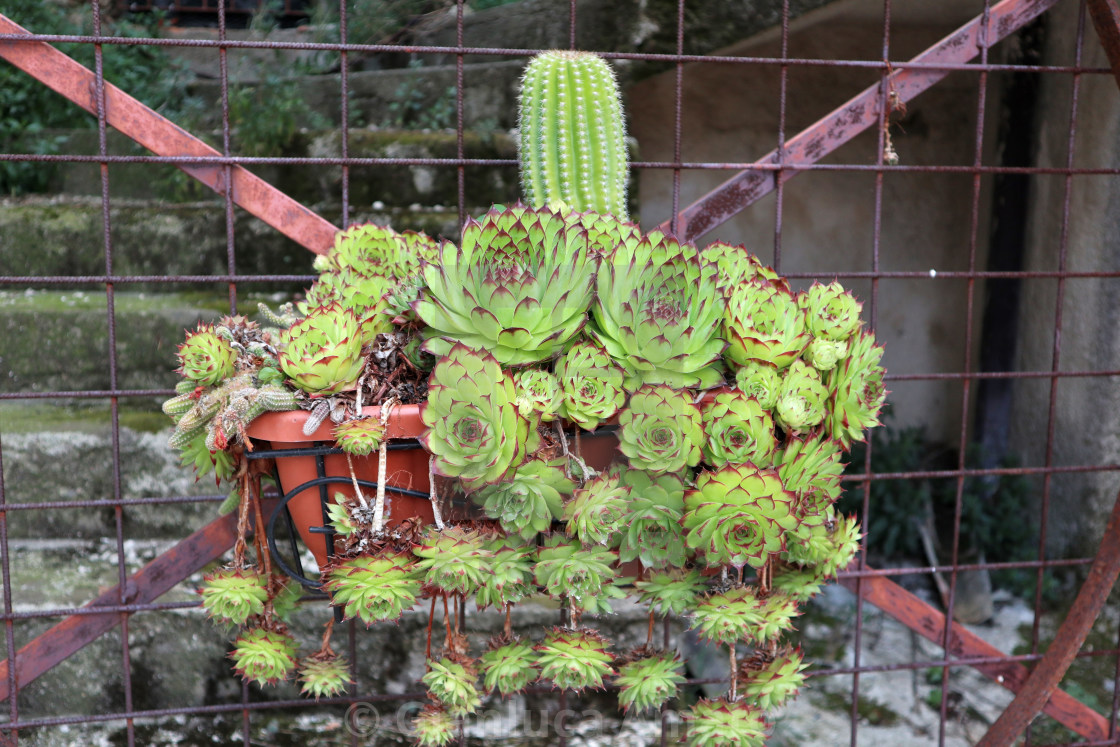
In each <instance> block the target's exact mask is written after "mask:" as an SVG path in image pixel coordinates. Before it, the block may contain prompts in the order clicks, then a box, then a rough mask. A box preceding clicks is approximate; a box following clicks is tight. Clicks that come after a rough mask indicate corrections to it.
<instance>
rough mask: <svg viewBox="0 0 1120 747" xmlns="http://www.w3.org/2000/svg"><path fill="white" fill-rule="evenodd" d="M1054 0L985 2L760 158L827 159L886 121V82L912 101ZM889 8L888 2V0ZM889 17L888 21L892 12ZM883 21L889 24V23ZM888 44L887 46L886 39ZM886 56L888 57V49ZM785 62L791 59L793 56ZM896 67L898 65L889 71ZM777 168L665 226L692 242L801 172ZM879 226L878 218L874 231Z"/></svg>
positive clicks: (751, 173)
mask: <svg viewBox="0 0 1120 747" xmlns="http://www.w3.org/2000/svg"><path fill="white" fill-rule="evenodd" d="M1056 2H1058V0H1027V1H1024V0H1003V2H1001V3H999V4H997V5H995V6H993V7H992V8H991V13H990V15H989V13H988V11H987V8H986V7H985V13H984V15H983V16H982V17H981V18H977V19H975V20H973V21H972V22H970V23H968V24H966V25H965V26H964V27H962V28H961V29H959V30H957V31H955V32H953V33H952V34H950V35H949V36H947V37H945V38H944V39H942V40H941V41H940V42H938V43H937V44H935V45H934V46H932V47H930V48H929V49H927V50H926V51H925V52H923V53H922V54H920V55H918V56H917V57H916V58H914V60H913V61H912V62H914V63H919V64H921V67H917V66H915V65H909V66H902V65H898V66H894V65H888V64H887V63H883V66H882V67H881V68H880V69H881V70H883V71H885V72H888V75H886V76H885V78H884V80H883V81H881V82H880V83H877V84H875V85H873V86H871V87H869V88H867V89H865V90H864V91H863V92H861V93H860V94H858V95H857V96H855V97H853V98H852V99H851V100H849V101H848V102H847V103H846V104H844V105H842V106H840V107H838V108H837V109H835V110H834V111H832V112H831V113H830V114H828V115H826V116H825V117H823V118H822V119H821V120H819V121H818V122H816V123H815V124H813V125H810V126H809V127H807V128H806V129H805V130H803V131H802V132H800V133H799V134H798V135H797V136H795V137H793V138H791V139H790V140H789V142H787V143H786V144H785V148H784V150H783V151H782V153H779V152H778V151H772V152H770V153H768V154H767V155H765V156H763V157H762V158H760V159H759V160H758V163H759V164H760V165H761V164H778V162H779V156H781V161H782V165H783V166H785V167H790V166H796V165H797V164H801V163H813V162H815V161H818V160H820V159H821V158H824V157H825V156H827V155H828V154H829V153H832V152H833V151H834V150H836V149H837V148H839V147H840V146H841V145H844V144H845V143H847V142H849V141H850V140H851V139H852V138H854V137H855V136H856V135H858V134H859V133H861V132H863V131H864V130H866V129H868V128H869V127H872V126H874V125H879V126H880V127H881V126H882V122H883V121H884V118H885V116H886V109H885V107H884V106H883V105H881V102H885V101H886V100H887V97H886V91H887V88H888V87H889V89H890V90H891V91H892V92H894V93H895V94H897V97H898V100H899V101H901V102H902V103H906V102H908V101H910V100H911V99H913V98H914V97H916V96H917V95H918V94H920V93H922V92H924V91H925V90H927V89H928V88H929V87H930V86H933V85H934V84H936V83H938V82H939V81H941V80H942V79H944V78H945V76H946V75H948V74H949V70H948V68H946V67H945V66H943V65H942V63H948V64H954V63H955V64H961V63H964V62H966V61H968V60H971V59H972V58H973V57H976V56H977V55H979V54H981V52H982V51H984V50H986V49H987V46H988V45H989V44H994V43H995V42H997V41H999V40H1001V39H1003V38H1005V37H1006V36H1007V35H1008V34H1011V33H1013V32H1014V31H1016V30H1017V29H1019V28H1022V27H1023V26H1024V25H1025V24H1027V23H1029V22H1030V21H1032V20H1033V19H1035V18H1037V17H1038V16H1039V15H1041V14H1042V13H1045V12H1046V11H1047V10H1049V9H1050V8H1051V7H1052V6H1053V5H1054V4H1055V3H1056ZM985 5H986V4H985ZM886 7H887V8H889V7H890V4H889V2H888V3H887V5H886ZM887 19H888V21H889V15H888V16H887ZM885 26H889V23H888V24H885ZM884 47H887V45H886V44H884ZM883 59H884V60H885V59H887V54H886V53H884V57H883ZM785 62H786V64H789V61H785ZM985 63H986V60H982V61H981V64H980V66H979V68H978V69H979V70H980V71H981V75H983V74H984V73H985V72H986V71H985V70H984V64H985ZM927 66H929V67H927ZM892 67H897V68H898V69H897V70H896V71H895V72H889V71H890V69H891V68H892ZM678 86H679V83H678ZM881 150H882V149H881V148H880V151H881ZM777 173H779V174H780V176H775V172H771V171H770V170H765V169H764V170H758V169H754V168H751V169H747V170H744V171H742V172H741V173H739V174H737V175H736V176H734V177H732V178H731V179H729V180H727V181H726V182H724V183H723V184H721V185H720V186H719V187H717V188H715V189H714V190H712V191H711V192H710V193H709V194H708V195H706V196H704V197H702V198H701V199H699V200H697V201H696V202H694V203H692V204H691V205H689V206H688V207H686V208H685V209H684V210H682V211H680V212H679V213H677V212H676V210H675V209H674V217H673V218H672V219H670V220H669V221H666V222H665V223H663V224H662V228H663V229H666V230H668V229H669V228H670V227H673V228H674V229H675V230H674V233H676V234H677V235H678V236H680V237H682V238H684V239H687V240H689V241H692V240H695V239H697V238H699V237H700V236H703V235H704V234H706V233H708V232H709V231H711V230H712V229H714V228H716V227H717V226H720V225H722V224H723V223H725V222H727V221H728V220H730V219H731V218H732V217H733V216H734V215H736V214H737V213H739V212H740V211H742V210H743V209H744V208H746V207H747V206H748V205H750V204H752V203H754V202H756V201H757V200H758V199H759V198H761V197H762V196H763V195H766V194H769V193H770V192H772V191H774V189H775V187H776V186H777V182H778V179H779V178H780V179H790V178H793V177H794V176H795V175H796V174H797V171H796V170H789V171H785V170H783V171H781V172H777ZM879 173H880V174H881V173H882V172H881V171H880V172H879ZM879 178H881V177H879ZM677 191H679V186H678V187H677V188H675V189H674V192H677ZM878 227H879V223H878V221H877V222H876V230H878Z"/></svg>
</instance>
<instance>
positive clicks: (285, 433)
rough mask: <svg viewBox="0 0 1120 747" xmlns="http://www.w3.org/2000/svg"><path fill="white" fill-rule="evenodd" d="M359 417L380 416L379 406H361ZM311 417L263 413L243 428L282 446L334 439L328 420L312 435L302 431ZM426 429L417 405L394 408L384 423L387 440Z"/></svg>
mask: <svg viewBox="0 0 1120 747" xmlns="http://www.w3.org/2000/svg"><path fill="white" fill-rule="evenodd" d="M362 415H363V416H366V417H372V418H379V417H381V408H380V407H376V406H374V407H363V408H362ZM310 416H311V413H310V412H308V411H307V410H287V411H285V412H266V413H265V414H263V415H261V416H260V417H258V418H256V419H254V420H253V422H252V423H250V424H249V426H248V427H247V428H246V429H245V432H246V433H248V435H249V436H250V437H251V438H258V439H261V440H262V441H278V442H284V443H303V442H319V441H331V442H333V441H334V440H335V438H334V427H335V424H334V423H333V422H331V420H330V418H327V419H326V420H324V421H323V422H322V423H321V424H320V425H319V427H318V428H316V429H315V432H314V433H312V434H311V435H306V434H304V432H303V426H304V423H306V422H307V419H308V418H309V417H310ZM426 429H427V426H425V425H424V421H423V420H421V419H420V405H419V404H413V405H397V406H396V407H394V408H393V410H392V412H390V413H389V422H388V423H387V424H386V431H385V435H386V437H387V438H419V436H420V434H422V433H423V432H424V431H425V430H426Z"/></svg>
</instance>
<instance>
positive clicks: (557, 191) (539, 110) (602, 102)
mask: <svg viewBox="0 0 1120 747" xmlns="http://www.w3.org/2000/svg"><path fill="white" fill-rule="evenodd" d="M519 126H520V129H521V146H520V152H519V160H520V162H521V185H522V189H523V190H524V192H525V198H526V199H527V200H528V201H529V203H530V204H531V205H532V206H533V207H542V206H545V205H547V204H549V203H553V202H556V201H562V202H564V203H566V204H567V205H568V206H569V207H571V208H572V209H574V210H580V211H583V210H592V211H594V212H597V213H609V214H611V215H614V216H615V217H617V218H620V219H622V220H626V219H627V215H626V178H627V161H626V136H625V131H624V126H623V120H622V102H621V100H620V98H619V94H618V84H617V83H615V79H614V73H612V72H611V68H610V66H609V65H607V63H606V62H605V61H604V60H602V59H600V58H599V57H597V56H595V55H594V54H591V53H590V52H565V51H554V52H544V53H542V54H540V55H538V56H537V57H535V58H534V59H533V60H532V61H531V62H530V63H529V65H528V67H527V68H526V69H525V76H524V78H522V81H521V100H520V104H519Z"/></svg>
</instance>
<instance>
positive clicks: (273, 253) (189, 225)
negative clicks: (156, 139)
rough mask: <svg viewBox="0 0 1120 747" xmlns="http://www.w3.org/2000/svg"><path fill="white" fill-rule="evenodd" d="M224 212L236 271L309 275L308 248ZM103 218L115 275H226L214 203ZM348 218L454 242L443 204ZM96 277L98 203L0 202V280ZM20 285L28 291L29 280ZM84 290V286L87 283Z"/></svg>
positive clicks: (120, 204)
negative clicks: (229, 225) (230, 229)
mask: <svg viewBox="0 0 1120 747" xmlns="http://www.w3.org/2000/svg"><path fill="white" fill-rule="evenodd" d="M320 213H321V214H322V215H323V216H324V217H326V218H327V219H328V220H331V221H333V222H335V224H336V225H337V224H338V222H339V220H340V217H341V216H340V215H339V214H338V212H337V209H334V210H327V209H324V210H321V211H320ZM472 214H474V213H473V212H472ZM234 215H235V218H234V248H235V252H236V264H235V269H236V271H237V272H238V274H243V275H254V274H265V275H314V270H312V269H311V262H312V259H313V258H314V255H312V254H311V252H309V251H308V250H307V249H305V248H303V247H302V246H300V245H298V244H296V243H295V242H294V241H291V240H290V239H288V238H286V237H284V236H283V235H281V234H280V232H279V231H277V230H276V229H274V228H272V227H271V226H268V225H266V224H264V223H263V222H261V221H259V220H257V219H256V218H253V217H252V216H249V215H248V214H246V213H245V212H244V211H242V210H240V209H238V210H236V211H235V213H234ZM109 220H110V226H111V229H112V234H111V235H112V241H113V272H114V274H116V275H215V274H226V273H228V271H229V265H228V259H227V251H226V227H225V226H226V223H225V207H224V205H222V204H219V203H215V202H196V203H182V204H169V203H165V202H159V201H153V200H117V199H114V200H112V207H111V210H110V214H109ZM350 221H351V222H352V223H353V222H367V221H371V222H375V223H379V224H381V225H389V226H392V227H393V228H396V229H397V230H402V231H403V230H418V231H425V232H427V233H428V234H430V235H432V236H440V235H445V236H455V235H456V227H457V225H458V212H457V210H455V209H453V208H425V207H420V206H413V207H411V208H392V207H387V206H385V205H382V204H377V205H373V204H372V203H371V204H370V205H368V206H367V207H365V208H363V209H357V208H355V209H354V210H352V211H351V214H350ZM104 274H105V241H104V230H103V228H102V213H101V200H100V199H96V198H92V197H56V198H21V199H18V200H16V199H9V200H0V275H17V276H30V277H31V278H33V277H34V276H42V275H76V276H84V275H94V276H96V275H104ZM28 285H29V286H32V287H33V286H34V282H33V280H32V281H29V282H28ZM56 287H57V286H56ZM63 287H65V286H63ZM85 287H86V288H87V289H88V287H89V286H88V284H87V285H86V286H85ZM180 287H181V286H168V285H167V284H160V283H150V284H146V285H145V284H141V285H136V284H130V285H129V286H128V287H127V288H122V290H135V289H137V288H142V289H145V290H160V291H166V290H168V289H169V288H170V289H172V290H178V289H179V288H180ZM302 287H303V284H299V283H296V284H292V283H288V284H277V283H271V284H261V283H254V284H253V285H251V286H246V287H244V288H243V290H245V291H269V290H288V291H294V290H298V289H300V288H302ZM209 288H210V290H211V291H212V292H213V294H214V296H215V297H217V296H222V295H224V294H225V292H226V291H225V286H224V285H221V284H217V283H215V284H211V285H210V286H209Z"/></svg>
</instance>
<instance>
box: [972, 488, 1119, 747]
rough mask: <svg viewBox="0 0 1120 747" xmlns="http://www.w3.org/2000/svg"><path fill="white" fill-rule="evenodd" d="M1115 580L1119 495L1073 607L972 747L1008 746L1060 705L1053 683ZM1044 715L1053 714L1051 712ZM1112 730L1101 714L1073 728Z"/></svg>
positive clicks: (1097, 732)
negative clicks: (1089, 724) (1037, 718)
mask: <svg viewBox="0 0 1120 747" xmlns="http://www.w3.org/2000/svg"><path fill="white" fill-rule="evenodd" d="M1117 576H1120V495H1117V496H1116V503H1115V504H1114V505H1113V508H1112V515H1111V517H1109V520H1108V526H1107V527H1106V528H1105V530H1104V537H1102V538H1101V545H1100V551H1099V552H1098V553H1097V557H1096V559H1095V560H1094V561H1093V567H1092V568H1091V569H1090V570H1089V577H1088V578H1086V579H1085V583H1084V584H1083V585H1082V587H1081V591H1080V593H1078V595H1077V599H1076V600H1075V601H1074V603H1073V607H1071V608H1070V611H1069V614H1068V615H1066V619H1065V620H1064V621H1063V622H1062V625H1061V627H1060V628H1059V629H1058V633H1057V635H1055V636H1054V641H1053V642H1052V643H1051V644H1050V647H1049V648H1048V649H1047V650H1046V655H1045V656H1043V657H1042V660H1041V661H1040V662H1039V663H1038V665H1037V666H1035V668H1034V669H1033V670H1031V673H1030V677H1029V678H1028V679H1027V681H1026V682H1024V683H1022V686H1021V688H1020V689H1019V691H1018V695H1016V696H1015V700H1013V701H1011V705H1009V706H1008V707H1007V709H1006V710H1005V711H1004V712H1003V714H1002V715H1000V717H999V718H998V719H997V720H996V722H995V723H994V724H992V727H991V728H990V729H989V730H988V733H987V734H985V735H984V738H983V739H981V740H980V741H979V742H978V743H977V747H1003V746H1004V745H1009V744H1011V743H1012V742H1013V741H1014V740H1015V739H1016V738H1017V737H1018V736H1019V735H1020V734H1021V733H1022V732H1023V731H1024V730H1025V729H1026V728H1027V725H1028V724H1029V723H1030V722H1031V720H1032V719H1034V717H1035V716H1036V715H1037V714H1038V712H1039V711H1041V710H1043V709H1049V708H1053V707H1054V706H1055V704H1057V703H1059V702H1061V700H1062V698H1061V697H1060V696H1059V695H1058V694H1057V687H1058V683H1059V682H1061V680H1062V677H1063V676H1064V675H1065V673H1066V671H1067V670H1068V669H1069V665H1070V664H1071V663H1072V662H1073V659H1074V657H1075V656H1076V655H1077V652H1078V650H1079V649H1080V648H1081V645H1082V644H1083V643H1085V638H1086V637H1087V636H1088V635H1089V631H1090V629H1091V628H1092V627H1093V623H1094V621H1096V619H1097V615H1099V614H1100V611H1101V609H1102V608H1103V607H1104V603H1105V601H1106V600H1107V599H1108V594H1109V592H1111V591H1112V587H1113V585H1114V584H1115V583H1116V578H1117ZM1046 712H1047V713H1049V714H1050V715H1052V716H1053V715H1054V713H1053V711H1051V710H1047V711H1046ZM1094 715H1097V714H1094ZM1055 718H1057V717H1056V716H1055ZM1059 720H1061V719H1059ZM1063 723H1064V722H1063ZM1071 728H1074V727H1071ZM1114 730H1115V721H1113V722H1112V723H1109V721H1108V720H1107V719H1105V718H1104V717H1103V716H1098V720H1094V725H1093V730H1092V732H1090V731H1089V730H1086V729H1082V728H1074V731H1076V732H1077V733H1078V734H1081V735H1083V736H1086V737H1090V738H1092V739H1105V738H1107V737H1110V736H1113V733H1114Z"/></svg>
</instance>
